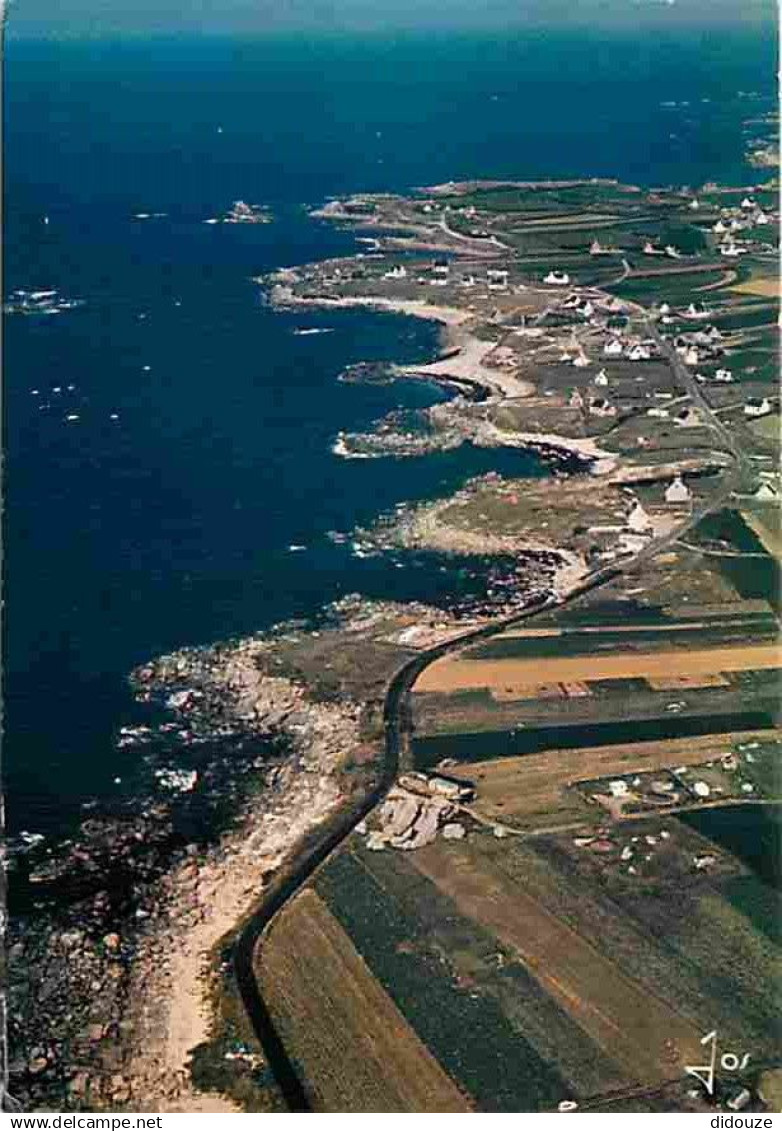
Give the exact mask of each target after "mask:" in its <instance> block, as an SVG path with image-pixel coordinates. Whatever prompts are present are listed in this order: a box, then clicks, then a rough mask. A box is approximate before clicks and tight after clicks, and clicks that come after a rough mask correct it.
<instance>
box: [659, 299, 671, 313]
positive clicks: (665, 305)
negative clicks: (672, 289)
mask: <svg viewBox="0 0 782 1131" xmlns="http://www.w3.org/2000/svg"><path fill="white" fill-rule="evenodd" d="M670 313H671V304H670V303H669V302H661V303H660V314H670Z"/></svg>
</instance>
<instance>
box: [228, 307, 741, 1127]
mask: <svg viewBox="0 0 782 1131" xmlns="http://www.w3.org/2000/svg"><path fill="white" fill-rule="evenodd" d="M628 305H630V306H633V305H636V308H637V309H639V310H643V308H642V307H640V308H638V307H637V304H632V303H628ZM643 313H644V315H646V314H647V312H646V311H645V310H643ZM647 317H648V316H647ZM647 325H648V326H649V330H650V334H651V336H652V337H653V338H655V340H656V342H657V344H658V346H659V348H660V350H661V352H662V354H663V355H664V356H665V357H666V358H667V359H668V361H669V363H670V364H671V366H672V368H673V370H674V373H675V374H676V376H677V377H678V378H679V381H680V383H681V384H682V385H683V386H684V388H685V390H686V391H687V392H688V393H689V394H690V397H691V398H692V400H693V402H694V403H695V404H696V405H697V406H698V408H699V409H700V410H701V412H702V413H703V415H704V416H706V417H707V418H708V419H710V420H711V422H712V424H713V425H714V426H715V428H716V431H717V433H718V435H719V436H720V438H721V439H722V440H723V442H724V443H725V445H726V447H727V448H728V450H729V451H730V453H731V455H732V456H733V457H734V460H735V463H734V464H733V467H732V468H731V469H726V474H725V480H726V483H725V486H724V488H723V490H722V491H720V492H719V494H718V495H717V496H715V497H714V498H713V499H712V500H711V501H710V502H708V503H705V504H704V505H703V506H702V507H700V508H693V511H692V512H691V514H690V516H689V517H688V519H687V521H686V522H685V523H684V524H683V525H681V526H679V527H677V529H676V530H675V532H673V533H671V534H669V535H668V536H666V537H663V538H661V539H658V540H655V541H654V542H653V543H652V544H650V545H649V546H647V547H646V548H645V549H644V550H642V551H641V552H640V553H639V554H637V555H635V556H634V557H633V558H632V559H631V560H629V561H626V562H623V563H621V564H618V565H613V566H610V567H606V568H603V569H601V570H598V571H596V572H595V573H593V574H592V575H591V576H590V577H589V578H587V579H586V580H585V581H584V582H582V584H581V585H580V586H578V588H577V589H575V590H574V591H573V592H571V593H570V594H568V596H567V597H565V598H564V599H562V600H556V599H554V598H548V599H542V600H539V601H538V602H537V603H535V604H533V605H531V606H530V607H528V608H527V609H525V610H524V612H521V613H515V614H514V615H513V616H510V617H503V618H502V619H500V620H497V621H495V622H494V623H492V624H490V625H486V626H484V627H483V628H479V629H472V630H471V631H469V632H465V633H462V634H461V635H459V636H458V637H454V638H452V639H451V640H449V641H447V642H445V643H442V644H438V645H436V646H435V647H433V648H428V649H426V650H425V651H423V652H420V653H419V654H418V655H416V656H414V657H413V658H412V659H410V660H408V661H407V662H406V663H405V664H403V666H402V667H401V668H400V669H399V670H398V671H397V672H396V674H395V675H394V676H393V678H392V680H391V682H390V684H389V687H388V690H387V692H386V700H385V709H384V719H385V757H384V764H383V772H382V775H381V779H380V781H379V782H378V783H377V785H376V786H375V787H374V788H373V789H372V790H371V792H370V793H369V794H368V795H367V796H366V797H365V798H363V800H361V801H360V802H357V803H356V804H355V805H354V806H352V807H351V808H350V809H348V810H347V811H343V812H341V813H340V814H339V815H338V816H337V817H336V818H335V819H334V820H333V821H329V822H327V823H326V825H325V826H323V827H321V828H320V829H319V830H318V831H317V832H316V833H315V834H314V836H313V837H312V838H311V839H310V840H309V841H308V842H307V843H306V844H305V846H304V847H303V849H302V851H301V852H300V853H299V855H298V857H297V858H296V861H295V862H294V864H293V866H292V867H290V868H288V869H283V872H282V874H281V875H280V876H279V877H278V878H276V879H275V880H273V881H272V884H271V886H270V887H269V889H268V890H267V891H266V892H265V893H264V895H263V897H262V900H261V903H260V905H259V907H258V908H257V909H256V910H255V911H254V912H253V913H252V914H251V915H250V917H249V918H248V919H247V921H246V923H245V925H244V927H243V928H242V930H241V933H240V934H239V936H238V938H237V940H236V943H235V945H234V951H233V962H234V971H235V975H236V981H237V985H238V988H239V992H240V994H241V997H242V1001H243V1004H244V1007H245V1010H246V1011H247V1015H248V1017H249V1018H250V1021H251V1023H252V1026H253V1029H254V1030H255V1033H256V1036H257V1037H258V1040H259V1041H260V1043H261V1046H262V1048H263V1051H264V1054H265V1056H266V1058H267V1060H268V1062H269V1065H270V1067H271V1068H272V1071H273V1072H274V1075H275V1079H276V1081H277V1083H278V1085H279V1087H280V1089H281V1091H282V1094H283V1097H284V1099H285V1102H286V1104H287V1105H288V1108H289V1109H290V1110H291V1111H296V1112H308V1111H312V1106H311V1103H310V1099H309V1097H308V1095H307V1091H306V1089H305V1087H304V1084H303V1082H302V1079H301V1077H300V1075H299V1074H298V1073H297V1071H296V1068H295V1066H294V1064H293V1063H292V1061H291V1059H290V1057H289V1056H288V1054H287V1051H286V1049H285V1046H284V1044H283V1042H282V1040H281V1038H280V1036H279V1033H278V1032H277V1030H276V1028H275V1025H274V1021H273V1019H272V1017H271V1015H270V1013H269V1010H268V1009H267V1007H266V1004H265V1002H264V1001H263V998H262V997H261V994H260V992H259V989H258V983H257V980H256V977H255V970H254V956H255V951H256V946H257V944H258V940H259V938H260V936H261V934H262V933H263V931H264V930H265V928H266V927H267V926H268V924H269V923H270V922H271V921H272V919H273V918H274V916H275V915H276V914H277V912H278V911H280V910H281V909H282V908H283V906H284V905H285V904H286V903H287V902H288V900H290V899H291V898H292V897H293V896H294V895H295V894H296V893H297V892H298V891H299V890H300V889H301V888H302V887H303V886H304V885H305V884H306V883H307V882H308V881H309V880H310V878H311V877H312V875H313V873H314V872H315V871H316V869H317V868H319V867H320V865H321V864H323V863H324V862H325V861H326V860H327V859H328V858H329V856H331V854H332V853H333V852H334V851H335V850H336V849H337V848H339V846H340V845H341V844H342V842H343V841H344V840H345V839H346V837H348V836H349V835H350V833H351V832H352V831H353V829H354V828H355V827H356V825H357V824H358V823H359V821H361V820H362V819H363V818H364V817H366V816H367V814H368V813H370V812H371V811H372V809H374V808H375V806H376V805H377V804H378V802H379V801H380V800H381V799H382V798H383V797H384V796H385V794H386V793H387V792H388V790H389V789H390V788H391V786H392V785H393V783H394V781H395V780H396V778H397V776H398V773H399V769H400V759H401V757H402V756H403V754H405V753H406V752H407V744H408V742H409V737H410V733H411V729H412V725H411V719H410V716H409V713H408V711H407V695H408V692H409V691H410V689H411V687H412V686H413V684H414V683H415V681H416V679H417V678H418V676H419V675H420V674H421V672H422V671H423V670H424V668H426V667H427V666H428V665H429V664H431V663H433V662H434V661H435V660H437V659H439V658H440V657H441V656H444V655H446V653H448V652H450V651H453V650H455V649H458V648H462V647H463V646H464V645H465V644H467V643H470V642H471V641H473V640H478V639H480V638H482V637H488V636H493V635H495V634H496V633H498V632H502V631H503V630H504V629H506V628H508V627H510V626H511V625H514V624H518V623H520V622H521V621H524V620H527V619H529V618H530V617H534V616H537V615H538V614H539V613H542V612H544V611H546V610H549V609H552V608H556V607H561V606H562V605H564V604H569V603H570V602H571V601H573V600H575V599H577V598H579V597H581V596H583V595H584V594H585V593H587V592H588V591H589V590H591V589H595V588H597V587H599V586H602V585H605V584H606V583H607V582H609V581H612V580H613V579H614V578H615V577H618V576H619V575H620V574H622V573H624V572H626V571H627V570H628V569H633V568H635V567H636V566H637V565H638V563H639V562H642V561H644V560H648V559H649V558H651V557H653V556H654V555H656V554H658V553H659V552H660V551H661V550H663V549H665V548H666V547H667V546H669V545H672V544H673V543H674V542H676V541H677V540H678V539H679V538H681V536H682V535H683V534H684V533H686V531H687V530H689V529H691V528H692V527H694V526H695V525H697V523H698V522H700V520H701V519H702V518H703V517H704V515H705V514H707V513H709V511H712V510H715V509H717V508H718V507H719V506H722V504H723V503H724V502H725V500H726V499H727V497H728V496H729V495H730V494H731V492H732V491H733V490H734V487H735V480H736V478H737V477H741V475H742V473H744V472H745V471H746V462H745V457H744V454H743V452H742V451H741V450H740V448H738V447H737V445H736V441H735V440H734V438H733V436H732V435H731V434H730V432H729V431H728V429H727V428H726V427H725V425H724V424H723V423H722V421H720V420H719V419H718V418H717V417H715V416H714V414H713V412H712V410H711V407H710V406H709V404H708V402H707V401H706V399H705V397H704V396H703V393H702V392H701V390H700V388H699V387H698V385H697V383H696V382H695V380H694V379H693V375H692V374H691V373H690V372H689V370H688V369H687V368H686V367H685V366H684V365H683V363H682V361H681V359H680V358H679V356H678V355H677V354H676V352H675V350H674V349H673V348H672V347H671V346H670V345H669V344H668V343H667V342H665V341H664V340H663V339H662V338H661V335H660V334H659V331H658V330H657V327H656V326H655V325H654V324H653V323H651V322H650V321H647ZM731 472H732V474H731Z"/></svg>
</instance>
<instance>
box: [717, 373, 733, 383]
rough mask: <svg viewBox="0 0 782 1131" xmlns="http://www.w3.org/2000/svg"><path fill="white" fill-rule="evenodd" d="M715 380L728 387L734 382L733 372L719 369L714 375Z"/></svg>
mask: <svg viewBox="0 0 782 1131" xmlns="http://www.w3.org/2000/svg"><path fill="white" fill-rule="evenodd" d="M714 380H715V381H721V382H723V383H724V384H726V385H728V384H730V382H731V381H732V380H733V372H732V370H730V369H718V370H717V372H716V373H715V374H714Z"/></svg>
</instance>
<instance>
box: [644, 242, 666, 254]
mask: <svg viewBox="0 0 782 1131" xmlns="http://www.w3.org/2000/svg"><path fill="white" fill-rule="evenodd" d="M643 253H644V255H662V252H661V251H660V250H659V248H656V247H655V246H654V244H653V243H652V241H651V240H647V241H646V243H645V244H644V246H643Z"/></svg>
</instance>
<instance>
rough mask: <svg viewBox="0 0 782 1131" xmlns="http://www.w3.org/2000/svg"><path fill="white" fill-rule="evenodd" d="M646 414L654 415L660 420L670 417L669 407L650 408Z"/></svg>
mask: <svg viewBox="0 0 782 1131" xmlns="http://www.w3.org/2000/svg"><path fill="white" fill-rule="evenodd" d="M646 415H647V416H654V417H656V418H657V419H658V420H667V419H668V409H667V408H648V409H647V410H646Z"/></svg>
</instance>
